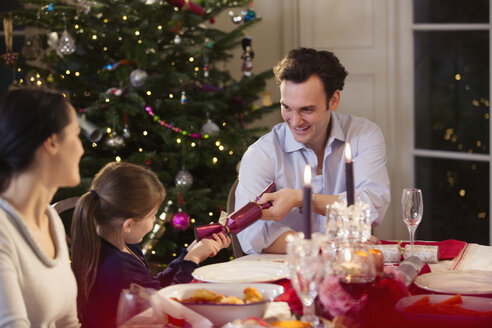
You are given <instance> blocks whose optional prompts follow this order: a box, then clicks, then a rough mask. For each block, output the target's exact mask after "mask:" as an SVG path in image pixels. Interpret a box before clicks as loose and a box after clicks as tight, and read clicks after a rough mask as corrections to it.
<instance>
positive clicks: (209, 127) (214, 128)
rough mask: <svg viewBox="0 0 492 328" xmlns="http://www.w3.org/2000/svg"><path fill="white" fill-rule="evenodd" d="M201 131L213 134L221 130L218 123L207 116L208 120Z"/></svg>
mask: <svg viewBox="0 0 492 328" xmlns="http://www.w3.org/2000/svg"><path fill="white" fill-rule="evenodd" d="M200 131H201V132H202V134H209V135H213V134H215V133H217V132H219V131H220V129H219V126H218V125H217V124H215V123H214V122H212V120H211V119H210V118H207V122H205V124H203V126H202V128H201V130H200Z"/></svg>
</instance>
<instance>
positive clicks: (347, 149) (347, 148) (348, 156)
mask: <svg viewBox="0 0 492 328" xmlns="http://www.w3.org/2000/svg"><path fill="white" fill-rule="evenodd" d="M345 161H346V162H347V163H350V162H352V150H351V149H350V143H348V142H346V143H345Z"/></svg>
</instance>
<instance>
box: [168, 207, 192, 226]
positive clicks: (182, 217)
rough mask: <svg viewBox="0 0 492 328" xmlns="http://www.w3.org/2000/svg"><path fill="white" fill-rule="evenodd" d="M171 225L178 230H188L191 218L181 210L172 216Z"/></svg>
mask: <svg viewBox="0 0 492 328" xmlns="http://www.w3.org/2000/svg"><path fill="white" fill-rule="evenodd" d="M171 225H172V226H173V227H174V229H176V230H180V231H181V230H186V229H188V228H189V227H190V216H189V215H188V214H187V213H185V212H183V211H181V210H179V211H178V212H176V213H174V215H173V216H172V218H171Z"/></svg>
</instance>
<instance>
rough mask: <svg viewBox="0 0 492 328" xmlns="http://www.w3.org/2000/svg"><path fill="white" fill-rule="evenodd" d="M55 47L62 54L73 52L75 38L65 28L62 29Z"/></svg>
mask: <svg viewBox="0 0 492 328" xmlns="http://www.w3.org/2000/svg"><path fill="white" fill-rule="evenodd" d="M56 49H57V50H58V51H59V52H60V53H61V54H63V55H71V54H73V53H74V52H75V40H74V39H73V38H72V36H71V35H70V34H69V33H68V32H67V30H65V31H63V33H62V35H61V37H60V40H58V44H57V45H56Z"/></svg>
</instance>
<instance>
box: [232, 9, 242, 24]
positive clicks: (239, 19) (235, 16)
mask: <svg viewBox="0 0 492 328" xmlns="http://www.w3.org/2000/svg"><path fill="white" fill-rule="evenodd" d="M229 16H231V20H232V22H233V23H234V24H240V23H241V22H242V21H243V16H242V15H241V13H239V14H236V13H235V12H234V11H232V10H229Z"/></svg>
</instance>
